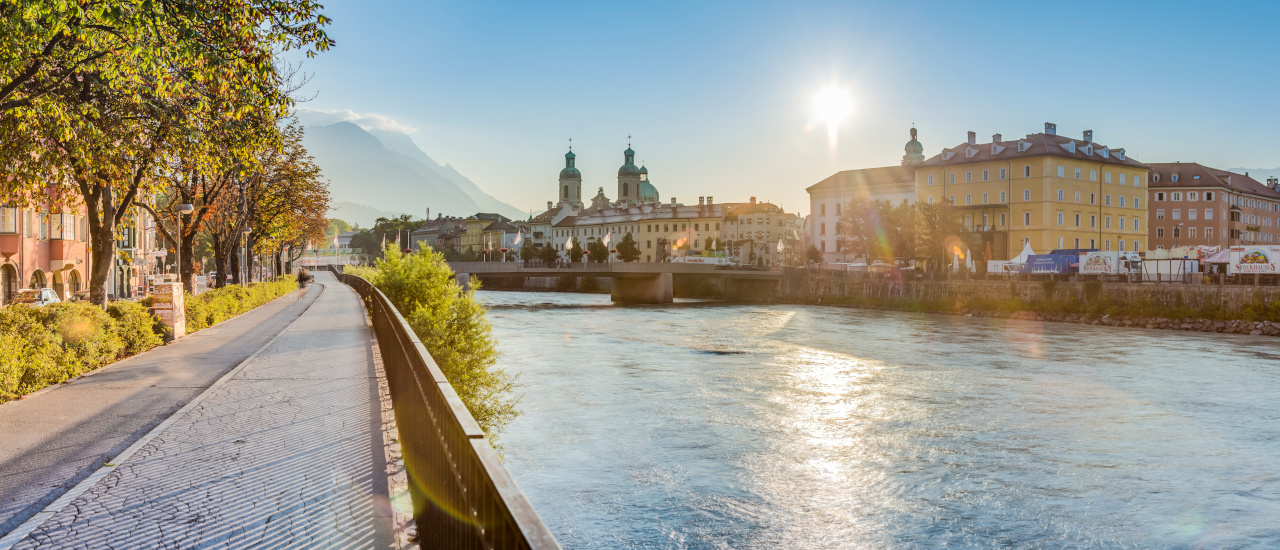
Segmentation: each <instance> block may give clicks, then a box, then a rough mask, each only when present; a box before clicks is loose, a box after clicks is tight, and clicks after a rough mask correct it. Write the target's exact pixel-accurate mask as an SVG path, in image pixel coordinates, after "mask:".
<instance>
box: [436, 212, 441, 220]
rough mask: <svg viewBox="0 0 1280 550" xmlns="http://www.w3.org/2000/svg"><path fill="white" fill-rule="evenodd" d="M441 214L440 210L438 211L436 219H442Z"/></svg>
mask: <svg viewBox="0 0 1280 550" xmlns="http://www.w3.org/2000/svg"><path fill="white" fill-rule="evenodd" d="M441 215H442V214H440V213H439V212H436V219H437V220H438V219H440V216H441Z"/></svg>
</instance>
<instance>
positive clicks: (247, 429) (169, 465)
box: [0, 273, 392, 548]
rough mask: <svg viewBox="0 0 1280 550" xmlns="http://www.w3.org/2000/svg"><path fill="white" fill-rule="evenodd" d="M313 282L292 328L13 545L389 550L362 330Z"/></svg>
mask: <svg viewBox="0 0 1280 550" xmlns="http://www.w3.org/2000/svg"><path fill="white" fill-rule="evenodd" d="M316 276H317V277H316V278H317V282H319V283H322V284H324V285H325V287H324V290H323V292H321V288H320V287H318V286H313V287H312V288H311V290H310V292H309V296H308V298H307V299H309V300H314V301H315V303H314V304H313V305H311V307H310V309H309V310H308V311H307V312H306V313H304V314H303V315H302V316H301V317H300V318H298V319H297V321H296V323H294V324H293V325H292V326H290V327H289V328H288V329H286V330H284V331H283V332H282V333H280V334H279V335H278V338H277V339H276V340H274V341H273V342H271V343H270V344H269V345H267V346H266V347H265V348H263V349H262V350H261V352H260V353H258V355H256V356H255V357H253V358H252V359H250V360H249V361H248V362H247V363H244V365H243V366H242V367H240V368H238V370H235V371H233V374H232V375H231V376H230V377H229V378H227V379H225V380H223V381H221V382H219V383H216V384H215V385H214V386H213V387H212V388H211V389H210V390H208V392H206V393H204V394H201V395H200V396H199V397H197V398H196V399H197V400H198V403H197V404H196V405H194V406H192V407H191V408H190V409H189V410H187V411H186V412H185V413H183V414H181V415H179V416H176V417H174V418H173V419H172V423H171V424H169V425H168V426H167V427H164V424H161V427H162V428H163V431H160V432H159V433H158V434H152V435H154V437H153V438H151V439H149V440H147V439H145V438H144V439H143V440H141V441H140V442H139V444H140V447H139V449H138V450H137V452H135V453H133V454H132V455H131V456H128V457H127V458H124V459H123V460H122V461H121V463H119V464H117V465H114V467H112V466H107V467H106V468H105V470H109V471H107V472H106V473H105V475H103V470H100V471H98V472H97V473H95V474H93V475H92V476H90V477H89V478H87V481H86V482H83V483H82V484H81V486H79V487H77V488H75V489H73V490H72V491H71V492H70V493H68V494H67V495H66V496H64V497H63V500H64V501H70V502H69V503H68V505H66V506H63V507H59V506H58V504H59V503H55V505H54V506H53V507H52V508H56V509H57V511H56V513H53V515H52V516H51V517H48V518H47V519H44V518H43V517H42V516H40V515H36V516H34V519H33V520H29V521H27V522H26V523H25V524H24V525H22V526H20V527H18V528H15V529H16V530H14V531H13V532H12V533H11V535H18V534H20V533H21V531H22V530H24V528H30V527H32V526H33V524H34V523H36V521H39V520H41V519H43V521H41V522H40V523H39V524H38V525H37V526H35V528H34V529H33V530H31V531H30V532H29V534H27V535H26V536H25V538H23V539H21V540H20V541H18V542H17V543H16V544H15V545H14V546H13V548H212V547H218V548H245V547H254V546H256V547H262V548H268V547H269V548H378V547H382V548H385V547H389V546H390V544H391V540H392V528H391V520H390V510H389V506H388V504H387V502H388V499H387V496H386V492H387V489H386V487H387V483H386V475H385V473H384V472H385V459H384V454H383V441H382V436H381V433H382V430H381V416H380V410H379V400H378V393H377V391H378V390H377V378H376V372H375V370H374V363H373V350H372V340H371V335H370V332H369V330H368V328H367V327H366V326H365V321H364V316H363V313H362V310H361V306H360V302H359V298H358V297H357V296H356V295H355V293H354V292H352V291H351V290H350V289H349V288H347V287H346V286H345V285H342V284H340V283H338V282H337V281H336V280H335V279H334V278H333V276H332V275H329V274H328V273H317V274H316ZM317 295H319V296H318V298H317ZM289 299H290V298H288V297H286V298H285V300H289ZM198 334H199V333H197V335H198ZM225 343H226V344H232V343H233V342H230V341H228V342H225ZM144 355H145V354H144ZM59 391H60V390H59ZM43 397H47V396H37V398H36V399H40V398H43ZM19 403H21V402H19ZM139 444H135V445H139ZM95 480H96V481H95ZM86 485H88V486H87V487H86ZM5 496H7V495H5ZM72 497H74V499H72ZM10 538H12V537H10ZM0 547H3V545H2V544H0Z"/></svg>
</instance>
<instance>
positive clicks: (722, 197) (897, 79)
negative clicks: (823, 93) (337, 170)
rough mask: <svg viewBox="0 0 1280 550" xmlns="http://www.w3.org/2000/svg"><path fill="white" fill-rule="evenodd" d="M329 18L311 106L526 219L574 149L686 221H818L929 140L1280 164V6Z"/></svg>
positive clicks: (445, 8) (850, 4)
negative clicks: (380, 124)
mask: <svg viewBox="0 0 1280 550" xmlns="http://www.w3.org/2000/svg"><path fill="white" fill-rule="evenodd" d="M326 5H327V10H326V12H327V13H328V14H329V15H330V16H331V17H332V18H333V19H334V20H335V22H334V24H333V25H332V26H331V27H330V32H331V36H332V37H333V38H335V39H336V40H337V46H336V47H335V48H334V49H333V50H332V51H330V52H327V53H324V54H321V55H320V56H319V57H318V58H317V59H314V60H310V61H308V62H307V64H306V67H305V68H306V70H307V71H309V72H311V73H314V79H313V80H312V82H311V83H310V86H309V88H310V92H311V93H314V94H316V97H315V99H314V100H312V101H310V102H308V103H306V104H305V105H304V107H306V108H309V109H315V110H343V109H347V110H351V111H354V112H356V113H360V114H362V115H370V116H375V115H376V116H381V117H386V118H387V119H388V120H393V121H395V123H396V124H399V125H402V126H404V127H409V128H413V129H414V130H415V131H413V132H412V133H411V135H412V137H413V139H414V140H415V141H416V142H417V143H418V144H419V146H421V147H422V149H423V150H424V151H426V152H427V154H429V155H431V156H432V157H433V158H435V159H436V160H437V161H440V162H447V163H451V164H453V165H454V166H455V167H456V168H458V170H459V171H461V172H462V173H463V174H466V175H467V176H469V177H470V178H471V179H472V180H474V181H475V182H476V183H477V184H479V185H480V186H481V187H483V188H485V189H486V190H487V191H489V192H490V193H492V194H494V195H496V196H499V197H500V198H503V199H504V200H506V201H507V202H509V203H511V204H514V205H515V206H517V207H519V208H521V209H530V208H538V207H542V206H545V202H546V201H547V200H551V199H553V198H554V194H555V190H556V178H557V174H558V172H559V170H560V168H561V166H562V164H563V155H564V152H565V150H566V145H567V142H566V140H567V138H569V137H570V136H572V137H573V138H574V141H573V143H574V151H575V152H576V153H577V154H578V161H579V162H578V165H579V167H580V169H581V170H582V172H583V181H584V195H594V191H595V188H596V187H601V186H603V187H604V188H605V192H606V194H607V195H610V196H613V195H614V194H615V193H616V191H615V189H616V184H617V180H616V174H617V168H618V166H619V165H620V164H621V163H622V150H623V149H625V148H626V145H627V134H632V135H633V136H634V137H633V140H632V145H633V147H634V149H635V150H636V153H637V157H638V158H637V161H639V160H644V161H645V162H646V164H647V165H648V168H649V170H650V174H651V177H652V179H653V181H654V183H655V184H656V185H657V187H658V189H659V191H660V192H661V194H662V197H663V200H668V199H669V198H670V197H672V196H675V197H677V198H679V200H680V201H681V202H684V203H686V204H688V203H693V202H696V200H697V197H698V196H703V195H713V196H715V197H716V200H717V201H721V202H723V201H736V200H745V199H746V198H747V197H748V196H751V195H755V196H758V197H760V198H761V199H771V200H773V201H774V202H777V203H780V204H781V205H782V206H783V207H784V208H786V209H787V210H789V211H797V210H798V211H801V212H802V213H806V214H807V213H808V198H807V195H806V194H805V193H804V188H805V187H807V186H809V185H812V184H813V183H816V182H817V181H819V180H821V179H823V178H825V177H827V176H829V175H831V174H832V173H835V172H837V171H839V170H847V169H852V168H864V167H873V166H885V165H893V164H897V163H898V162H899V161H900V160H901V156H902V145H903V143H904V142H905V141H906V140H907V138H908V136H907V129H908V128H909V127H910V126H911V123H912V122H914V123H915V124H916V127H917V128H919V131H920V141H921V142H922V143H923V144H924V146H925V154H926V155H927V156H932V155H934V154H937V152H938V150H939V149H940V148H942V147H944V146H946V147H950V146H954V145H956V144H958V143H960V142H962V141H964V138H965V132H966V131H969V130H973V131H975V132H977V133H978V135H979V136H980V137H981V138H983V139H985V140H989V139H990V136H991V134H993V133H1002V134H1004V135H1005V136H1006V137H1016V136H1021V135H1024V134H1028V133H1034V132H1038V131H1040V130H1041V129H1042V128H1043V123H1044V122H1046V121H1050V122H1055V123H1057V124H1058V130H1059V133H1061V134H1065V135H1072V136H1079V134H1080V132H1081V131H1083V130H1088V129H1092V130H1094V135H1095V139H1096V140H1097V141H1098V142H1100V143H1103V144H1106V145H1108V146H1110V147H1112V148H1116V147H1124V148H1126V149H1127V150H1128V152H1129V154H1130V155H1132V156H1133V157H1135V158H1137V159H1139V160H1141V161H1144V162H1164V161H1174V160H1181V161H1196V162H1201V163H1205V164H1208V165H1211V166H1216V167H1220V168H1232V167H1237V166H1245V167H1252V168H1273V167H1276V166H1280V135H1278V134H1277V132H1276V127H1277V124H1276V123H1277V120H1278V115H1280V105H1278V102H1277V101H1276V96H1277V93H1278V92H1280V75H1278V74H1277V71H1276V66H1277V65H1276V63H1277V60H1280V29H1277V28H1276V23H1277V22H1278V21H1280V2H1234V3H1227V2H1222V3H1220V2H1180V1H1172V2H1155V1H1152V2H1067V1H1062V2H1040V1H1030V0H1023V1H1020V2H931V1H917V2H892V3H890V2H857V1H847V0H846V1H841V2H784V3H776V4H765V3H755V2H582V3H552V2H510V3H505V2H488V3H482V2H461V1H456V2H419V1H409V0H405V1H376V0H359V1H356V0H328V1H327V2H326ZM832 83H835V84H837V85H839V86H841V87H843V88H845V89H847V90H848V91H849V93H850V95H851V96H852V98H853V102H854V113H853V115H852V116H851V117H850V118H849V119H848V120H847V121H846V122H845V123H844V124H843V125H842V126H841V127H840V131H839V141H838V144H837V148H836V149H835V151H834V152H833V151H832V150H831V148H830V147H829V146H828V140H827V133H826V130H825V126H822V125H815V124H814V115H813V108H812V99H813V97H814V96H815V94H816V93H817V92H818V91H819V90H820V89H822V88H823V87H825V86H828V85H830V84H832ZM588 190H589V192H588ZM413 210H417V209H413Z"/></svg>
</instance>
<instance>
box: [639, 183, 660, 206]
mask: <svg viewBox="0 0 1280 550" xmlns="http://www.w3.org/2000/svg"><path fill="white" fill-rule="evenodd" d="M640 200H642V201H653V202H657V201H659V200H660V199H659V198H658V188H657V187H654V186H653V184H651V183H649V182H647V181H642V182H640Z"/></svg>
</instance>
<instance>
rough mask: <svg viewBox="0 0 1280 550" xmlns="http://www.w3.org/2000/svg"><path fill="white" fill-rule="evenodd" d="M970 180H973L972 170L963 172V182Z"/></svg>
mask: <svg viewBox="0 0 1280 550" xmlns="http://www.w3.org/2000/svg"><path fill="white" fill-rule="evenodd" d="M972 181H973V172H972V171H969V172H965V173H964V182H965V183H970V182H972Z"/></svg>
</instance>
